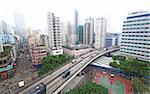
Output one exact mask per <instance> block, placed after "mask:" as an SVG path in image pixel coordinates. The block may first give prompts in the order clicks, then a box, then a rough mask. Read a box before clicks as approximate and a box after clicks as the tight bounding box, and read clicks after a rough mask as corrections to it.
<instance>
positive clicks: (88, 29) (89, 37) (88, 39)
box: [83, 18, 94, 45]
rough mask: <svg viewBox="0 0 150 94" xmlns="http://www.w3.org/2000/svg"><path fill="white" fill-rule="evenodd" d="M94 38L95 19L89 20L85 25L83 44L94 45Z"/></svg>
mask: <svg viewBox="0 0 150 94" xmlns="http://www.w3.org/2000/svg"><path fill="white" fill-rule="evenodd" d="M93 37H94V19H93V18H87V19H86V22H85V24H84V31H83V43H84V44H90V45H92V44H93Z"/></svg>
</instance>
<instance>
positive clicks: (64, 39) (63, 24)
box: [61, 22, 67, 46]
mask: <svg viewBox="0 0 150 94" xmlns="http://www.w3.org/2000/svg"><path fill="white" fill-rule="evenodd" d="M61 33H62V45H63V46H66V43H67V42H66V41H67V39H66V37H67V25H66V23H65V22H63V23H61Z"/></svg>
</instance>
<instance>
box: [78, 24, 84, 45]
mask: <svg viewBox="0 0 150 94" xmlns="http://www.w3.org/2000/svg"><path fill="white" fill-rule="evenodd" d="M77 31H78V35H79V43H83V25H79V26H78V30H77Z"/></svg>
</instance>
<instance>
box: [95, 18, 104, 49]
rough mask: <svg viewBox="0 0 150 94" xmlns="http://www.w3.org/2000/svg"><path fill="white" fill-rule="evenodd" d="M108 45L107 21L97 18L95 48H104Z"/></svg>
mask: <svg viewBox="0 0 150 94" xmlns="http://www.w3.org/2000/svg"><path fill="white" fill-rule="evenodd" d="M105 44H106V19H105V18H97V19H96V21H95V44H94V46H95V48H96V49H101V48H104V47H105Z"/></svg>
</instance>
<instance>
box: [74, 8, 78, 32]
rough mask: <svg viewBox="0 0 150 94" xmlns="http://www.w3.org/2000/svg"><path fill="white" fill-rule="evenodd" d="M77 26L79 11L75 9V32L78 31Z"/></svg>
mask: <svg viewBox="0 0 150 94" xmlns="http://www.w3.org/2000/svg"><path fill="white" fill-rule="evenodd" d="M77 27H78V11H77V10H75V11H74V33H75V34H76V33H77Z"/></svg>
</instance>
